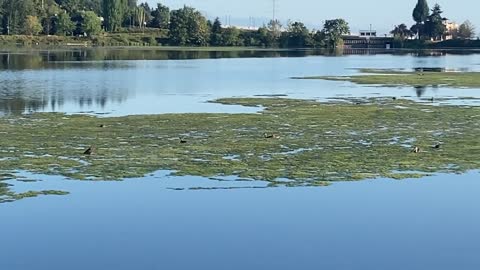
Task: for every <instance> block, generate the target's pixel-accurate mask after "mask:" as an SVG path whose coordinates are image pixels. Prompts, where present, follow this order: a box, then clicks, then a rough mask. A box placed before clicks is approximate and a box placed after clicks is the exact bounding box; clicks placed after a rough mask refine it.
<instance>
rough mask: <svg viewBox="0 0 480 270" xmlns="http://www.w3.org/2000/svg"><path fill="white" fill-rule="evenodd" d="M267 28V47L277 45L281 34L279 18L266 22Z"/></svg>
mask: <svg viewBox="0 0 480 270" xmlns="http://www.w3.org/2000/svg"><path fill="white" fill-rule="evenodd" d="M267 29H268V36H269V37H268V41H269V42H268V43H269V45H268V47H277V46H278V43H279V41H280V37H281V36H282V24H281V23H280V21H279V20H270V21H269V22H268V24H267Z"/></svg>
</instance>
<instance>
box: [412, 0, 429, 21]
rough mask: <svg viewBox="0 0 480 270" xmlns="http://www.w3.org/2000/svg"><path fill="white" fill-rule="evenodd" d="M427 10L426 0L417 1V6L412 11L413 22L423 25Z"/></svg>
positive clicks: (427, 13)
mask: <svg viewBox="0 0 480 270" xmlns="http://www.w3.org/2000/svg"><path fill="white" fill-rule="evenodd" d="M429 10H430V8H429V7H428V3H427V0H418V2H417V5H416V6H415V8H414V9H413V14H412V15H413V20H414V21H415V22H416V23H417V24H421V23H424V22H425V21H426V20H427V18H428V15H429Z"/></svg>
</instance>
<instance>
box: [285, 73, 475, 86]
mask: <svg viewBox="0 0 480 270" xmlns="http://www.w3.org/2000/svg"><path fill="white" fill-rule="evenodd" d="M359 71H360V72H361V73H362V74H360V75H354V76H311V77H295V78H294V79H319V80H329V81H348V82H353V83H357V84H365V85H380V86H414V87H427V86H433V87H436V86H444V87H454V88H480V72H456V71H445V72H433V71H426V72H425V71H422V70H417V71H402V70H393V69H359Z"/></svg>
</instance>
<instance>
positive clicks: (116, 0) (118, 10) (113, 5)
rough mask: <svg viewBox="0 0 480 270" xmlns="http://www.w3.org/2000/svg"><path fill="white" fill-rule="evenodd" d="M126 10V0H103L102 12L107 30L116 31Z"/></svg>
mask: <svg viewBox="0 0 480 270" xmlns="http://www.w3.org/2000/svg"><path fill="white" fill-rule="evenodd" d="M127 11H128V0H103V2H102V12H103V17H104V19H105V27H106V29H107V30H108V31H110V32H114V31H118V30H119V29H120V27H121V26H122V23H123V20H124V18H125V14H126V13H127Z"/></svg>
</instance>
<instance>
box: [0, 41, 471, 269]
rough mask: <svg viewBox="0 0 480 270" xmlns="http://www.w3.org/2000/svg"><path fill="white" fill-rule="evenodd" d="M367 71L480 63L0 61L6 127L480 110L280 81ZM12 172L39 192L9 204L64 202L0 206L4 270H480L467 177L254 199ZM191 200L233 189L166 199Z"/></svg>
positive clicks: (418, 58) (198, 181) (433, 59)
mask: <svg viewBox="0 0 480 270" xmlns="http://www.w3.org/2000/svg"><path fill="white" fill-rule="evenodd" d="M367 67H368V68H405V69H413V68H417V67H444V68H448V69H454V70H472V71H480V54H469V55H462V54H445V53H435V54H433V55H430V54H422V55H417V54H373V55H372V54H370V55H342V56H337V57H334V56H323V55H319V53H316V52H301V51H300V52H235V53H226V52H192V51H188V52H178V51H177V52H165V51H153V50H139V49H136V50H132V51H128V50H125V49H118V50H74V51H60V50H57V51H50V52H48V51H40V52H39V51H34V52H29V51H16V52H13V53H12V52H10V53H8V52H3V53H2V52H0V113H2V114H12V113H13V114H19V113H25V112H37V111H47V112H50V111H56V112H67V113H79V112H82V113H93V114H95V113H97V114H99V115H100V116H104V115H105V114H107V115H113V116H121V115H129V114H145V113H166V112H231V113H235V112H244V111H251V109H247V108H242V107H239V106H221V105H215V104H210V103H206V101H208V100H212V99H215V98H218V97H230V96H254V95H288V96H289V97H295V98H314V99H326V98H334V97H344V96H351V97H366V96H405V97H409V98H411V99H414V100H420V98H429V97H431V96H435V97H447V98H456V97H479V98H480V89H447V88H437V89H423V90H422V91H419V90H418V89H412V88H409V87H405V88H384V87H367V86H356V85H353V84H350V83H342V82H326V81H298V80H291V79H289V78H290V77H292V76H308V75H334V76H336V75H349V74H355V73H357V71H356V70H354V68H367ZM452 102H454V101H452ZM470 102H471V101H470ZM21 173H22V174H27V176H28V178H31V179H37V180H41V181H39V182H35V183H23V182H11V183H12V184H14V187H13V189H14V190H17V191H26V190H42V189H59V190H66V191H69V192H71V194H70V195H67V196H60V197H57V196H45V197H38V198H33V199H25V200H21V201H17V202H14V203H8V204H0V230H1V231H2V232H3V235H2V238H1V241H0V269H1V270H3V269H5V270H17V269H18V270H24V269H29V270H30V269H42V270H43V269H48V270H52V269H53V270H56V269H59V270H60V269H62V270H63V269H75V270H76V269H79V270H80V269H81V270H84V269H102V270H103V269H118V270H122V269H125V270H127V269H242V270H243V269H348V270H351V269H368V270H371V269H382V270H383V269H399V270H400V269H401V270H404V269H422V270H423V269H445V270H447V269H448V270H450V269H468V270H470V269H472V270H473V269H480V256H478V254H480V196H478V194H480V181H478V178H479V177H478V176H479V172H476V171H475V172H470V173H467V174H463V175H436V176H433V177H428V178H425V179H420V180H405V181H394V180H387V179H378V180H370V181H361V182H344V183H336V184H334V185H332V186H329V187H323V188H262V187H264V186H265V183H263V182H261V181H256V182H234V181H226V182H225V181H221V182H219V181H212V180H207V179H204V178H201V177H169V176H168V172H157V173H155V174H152V175H150V176H147V177H144V178H141V179H129V180H126V181H123V182H81V181H71V180H64V179H62V178H61V177H52V176H41V175H31V174H28V173H25V172H21ZM198 186H202V187H216V188H231V187H237V188H238V189H216V190H201V191H199V190H197V191H194V190H183V191H177V190H173V189H175V188H188V187H198ZM246 187H250V188H246ZM251 187H257V188H251Z"/></svg>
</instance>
